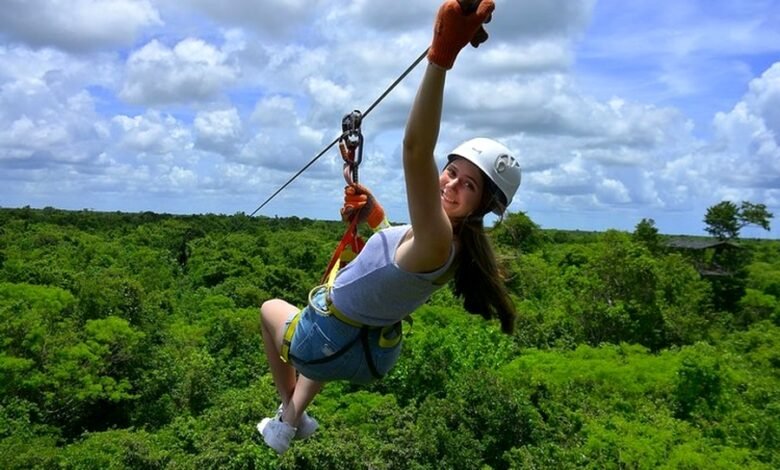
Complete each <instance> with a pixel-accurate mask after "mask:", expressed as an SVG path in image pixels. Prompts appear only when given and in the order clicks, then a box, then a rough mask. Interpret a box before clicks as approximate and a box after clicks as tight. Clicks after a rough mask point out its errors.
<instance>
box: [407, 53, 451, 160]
mask: <svg viewBox="0 0 780 470" xmlns="http://www.w3.org/2000/svg"><path fill="white" fill-rule="evenodd" d="M446 74H447V72H446V71H445V70H444V69H442V68H440V67H437V66H436V65H432V64H428V67H427V68H426V69H425V74H424V75H423V79H422V82H421V83H420V87H419V89H418V90H417V96H416V97H415V99H414V103H413V105H412V110H411V111H410V113H409V119H408V121H407V122H406V131H405V132H404V166H407V165H410V164H411V165H414V164H415V163H417V162H416V160H418V159H429V158H432V157H433V150H434V148H435V147H436V140H437V139H438V137H439V127H440V123H441V111H442V101H443V97H444V81H445V77H446Z"/></svg>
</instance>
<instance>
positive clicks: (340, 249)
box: [320, 214, 365, 284]
mask: <svg viewBox="0 0 780 470" xmlns="http://www.w3.org/2000/svg"><path fill="white" fill-rule="evenodd" d="M357 225H358V218H357V214H355V216H353V217H352V220H351V221H350V222H349V226H348V227H347V230H346V231H345V232H344V236H343V237H341V242H339V245H338V246H337V247H336V250H335V251H334V252H333V255H332V256H331V257H330V261H329V262H328V267H327V268H325V273H324V274H323V275H322V279H321V280H320V282H321V283H323V284H324V283H325V282H326V281H327V280H328V276H329V275H330V273H331V271H333V270H334V269H335V270H336V271H338V270H339V269H340V268H341V267H342V264H346V263H348V262H349V261H352V259H354V258H355V256H357V254H358V253H360V250H362V249H363V245H364V244H365V243H364V242H363V239H362V238H360V236H358V233H357ZM347 247H349V250H346V248H347ZM345 250H346V251H345Z"/></svg>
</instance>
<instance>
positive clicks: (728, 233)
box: [704, 201, 774, 240]
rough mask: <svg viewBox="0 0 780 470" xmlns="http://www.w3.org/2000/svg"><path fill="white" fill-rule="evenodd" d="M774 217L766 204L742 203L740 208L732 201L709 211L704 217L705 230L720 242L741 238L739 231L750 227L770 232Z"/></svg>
mask: <svg viewBox="0 0 780 470" xmlns="http://www.w3.org/2000/svg"><path fill="white" fill-rule="evenodd" d="M772 217H774V215H773V214H772V213H771V212H769V211H767V209H766V205H765V204H753V203H752V202H748V201H742V204H740V206H739V207H737V205H736V204H734V203H733V202H731V201H722V202H720V203H718V204H715V205H714V206H712V207H709V208H708V209H707V214H706V215H705V216H704V223H705V224H707V227H706V228H705V230H706V231H707V232H709V233H710V234H711V235H712V236H714V237H717V238H718V239H719V240H733V239H736V238H739V231H740V230H741V229H742V228H743V227H746V226H748V225H757V226H759V227H761V228H763V229H764V230H769V220H770V219H771V218H772Z"/></svg>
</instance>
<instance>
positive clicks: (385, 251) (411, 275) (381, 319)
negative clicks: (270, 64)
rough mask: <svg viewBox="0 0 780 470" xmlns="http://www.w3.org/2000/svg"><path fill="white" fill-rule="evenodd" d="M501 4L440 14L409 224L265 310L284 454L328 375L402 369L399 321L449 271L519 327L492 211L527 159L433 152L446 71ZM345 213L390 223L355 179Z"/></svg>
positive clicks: (471, 144) (275, 441) (479, 146)
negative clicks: (300, 303) (305, 292)
mask: <svg viewBox="0 0 780 470" xmlns="http://www.w3.org/2000/svg"><path fill="white" fill-rule="evenodd" d="M493 9H494V3H493V0H482V1H480V0H475V1H468V0H461V1H457V0H447V1H445V2H444V3H443V4H442V6H441V8H440V9H439V11H438V13H437V16H436V21H435V25H434V33H433V40H432V43H431V47H430V48H429V50H428V55H427V57H428V61H429V63H428V66H427V68H426V70H425V73H424V75H423V78H422V82H421V83H420V85H419V88H418V91H417V96H416V98H415V100H414V103H413V105H412V109H411V111H410V114H409V118H408V121H407V124H406V130H405V133H404V141H403V169H404V170H403V171H404V179H405V183H406V193H407V199H408V206H409V218H410V220H411V226H410V225H402V226H397V227H388V228H383V229H381V230H379V231H378V232H376V233H375V234H374V235H373V236H371V238H369V239H368V241H367V243H366V244H365V246H364V247H362V250H361V249H360V248H361V246H359V244H358V246H356V249H355V250H354V251H360V253H359V254H358V255H357V257H356V258H355V259H354V260H352V261H351V262H350V263H349V264H347V265H346V266H345V267H343V268H341V269H338V267H339V266H338V263H336V264H335V266H334V267H333V269H332V270H331V271H330V273H329V274H330V275H329V276H327V277H328V280H327V282H326V283H325V284H324V285H322V286H318V287H315V288H314V289H313V290H312V291H311V293H310V294H309V303H308V306H307V307H306V308H304V309H303V310H299V309H298V308H296V307H295V306H293V305H292V304H290V303H288V302H286V301H284V300H281V299H273V300H269V301H266V302H265V303H264V304H263V305H262V307H261V314H260V323H261V328H262V335H263V344H264V348H265V352H266V355H267V356H268V363H269V366H270V369H271V373H272V375H273V378H274V382H275V384H276V388H277V390H278V392H279V395H280V397H281V404H280V405H279V408H278V409H277V412H276V415H275V416H274V417H272V418H264V419H263V420H262V421H261V422H260V423H259V424H258V425H257V429H258V432H260V434H261V435H262V436H263V440H264V441H265V443H266V444H267V445H268V446H270V447H271V448H273V449H274V450H275V451H276V452H278V453H280V454H282V453H284V452H286V451H287V449H288V448H289V446H290V442H291V441H292V439H293V438H298V439H305V438H307V437H309V436H311V435H312V434H313V433H314V432H315V431H316V429H317V426H318V425H317V422H316V421H315V420H314V418H312V417H310V416H309V415H308V414H307V413H306V411H305V410H306V407H307V406H308V405H309V404H310V403H311V401H312V400H313V399H314V397H315V396H316V395H317V393H319V392H320V390H321V389H322V387H323V385H324V384H325V383H326V382H329V381H334V380H348V381H350V382H354V383H368V382H371V381H372V380H375V379H377V378H380V377H382V376H383V375H384V374H386V373H387V372H388V371H389V370H390V369H391V368H392V367H393V366H394V365H395V363H396V361H397V360H398V356H399V354H400V349H401V338H402V336H401V321H402V320H403V319H405V318H406V317H407V316H408V315H409V314H411V313H412V312H413V311H414V310H415V309H417V308H418V307H419V306H421V305H422V304H423V303H424V302H425V301H426V300H427V299H428V298H429V297H430V295H431V294H433V292H435V291H436V290H437V289H439V288H441V287H442V286H443V285H445V284H446V283H447V281H449V280H450V279H453V278H454V290H455V293H456V294H457V295H460V296H462V297H463V299H464V307H465V309H466V310H467V311H469V312H471V313H476V314H480V315H482V316H483V317H485V318H486V319H491V318H497V319H498V320H499V322H500V324H501V329H502V331H504V332H505V333H507V334H511V333H512V331H513V327H514V319H515V310H514V306H513V304H512V302H511V300H510V299H509V296H508V294H507V292H506V290H505V288H504V285H503V282H502V280H501V278H500V276H499V273H498V268H497V263H496V259H495V256H494V254H493V250H492V248H491V246H490V243H489V241H488V239H487V236H486V235H485V232H484V226H483V217H484V216H485V215H486V214H488V213H490V212H494V213H496V214H498V215H502V214H503V213H504V211H505V210H506V208H507V206H508V205H509V204H510V203H511V201H512V198H513V197H514V194H515V192H516V191H517V188H518V186H519V185H520V167H519V165H518V163H517V160H516V159H515V158H514V157H513V156H512V154H511V152H510V151H509V150H508V149H507V148H506V147H505V146H504V145H502V144H500V143H498V142H496V141H494V140H491V139H486V138H476V139H471V140H468V141H466V142H464V143H463V144H461V145H459V146H458V147H456V148H455V149H454V150H453V151H452V152H451V153H450V154H449V156H448V159H447V160H448V162H447V164H446V166H445V168H444V170H443V171H442V172H441V173H440V174H439V172H438V170H437V169H436V162H435V159H434V149H435V146H436V141H437V139H438V134H439V128H440V123H441V110H442V103H443V95H444V84H445V77H446V74H447V71H448V70H449V69H451V68H452V66H453V64H454V62H455V59H456V57H457V55H458V53H459V52H460V50H461V49H462V48H463V47H465V46H466V44H469V43H471V44H472V45H473V46H474V47H477V46H478V45H479V44H481V43H482V42H484V41H485V40H487V33H486V32H485V29H484V28H483V23H487V22H488V21H489V20H490V18H491V15H492V12H493ZM343 150H344V149H342V153H343ZM342 215H343V216H344V218H345V219H346V220H349V221H351V228H352V229H354V226H355V225H356V224H357V223H362V222H366V223H368V224H369V225H370V226H371V227H372V228H380V227H381V226H382V225H384V224H383V221H384V220H385V217H384V211H383V210H382V208H381V206H380V205H379V203H378V202H377V201H376V200H375V199H374V197H373V196H372V195H371V193H370V192H369V191H368V190H367V189H366V188H364V187H363V186H360V185H358V184H357V183H353V184H351V185H349V186H348V187H347V189H346V194H345V205H344V208H343V209H342ZM348 233H349V230H348ZM352 241H353V242H354V241H355V240H352ZM343 244H344V243H342V245H343ZM340 248H341V247H340ZM331 264H333V263H331Z"/></svg>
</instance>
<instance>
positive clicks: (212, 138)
mask: <svg viewBox="0 0 780 470" xmlns="http://www.w3.org/2000/svg"><path fill="white" fill-rule="evenodd" d="M194 128H195V133H196V135H197V139H196V145H197V146H198V147H200V148H202V149H204V150H208V151H212V152H217V153H221V154H223V155H231V154H232V153H233V152H235V150H236V146H237V145H238V143H239V142H240V141H241V137H242V126H241V117H240V116H239V115H238V110H236V109H235V108H230V109H223V110H217V111H204V112H200V113H198V114H197V115H196V116H195V122H194Z"/></svg>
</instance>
